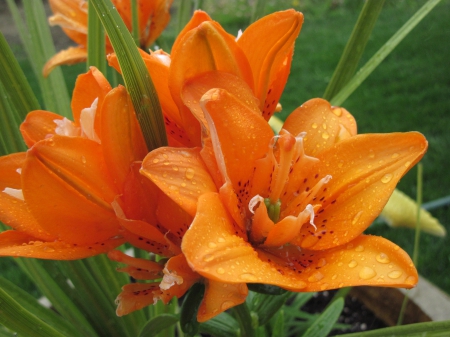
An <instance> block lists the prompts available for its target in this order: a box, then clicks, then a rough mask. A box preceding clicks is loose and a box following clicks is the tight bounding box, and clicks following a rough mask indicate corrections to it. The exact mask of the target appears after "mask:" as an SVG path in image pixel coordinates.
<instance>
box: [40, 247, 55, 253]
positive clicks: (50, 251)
mask: <svg viewBox="0 0 450 337" xmlns="http://www.w3.org/2000/svg"><path fill="white" fill-rule="evenodd" d="M43 250H44V251H45V252H47V253H52V252H54V251H55V249H54V248H52V247H44V248H43Z"/></svg>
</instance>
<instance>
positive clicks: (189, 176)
mask: <svg viewBox="0 0 450 337" xmlns="http://www.w3.org/2000/svg"><path fill="white" fill-rule="evenodd" d="M185 175H186V178H187V179H189V180H190V179H192V178H194V175H195V171H194V169H192V168H190V167H188V168H187V169H186V173H185Z"/></svg>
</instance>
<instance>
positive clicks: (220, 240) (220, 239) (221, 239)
mask: <svg viewBox="0 0 450 337" xmlns="http://www.w3.org/2000/svg"><path fill="white" fill-rule="evenodd" d="M217 242H225V239H224V238H222V237H220V238H218V239H217Z"/></svg>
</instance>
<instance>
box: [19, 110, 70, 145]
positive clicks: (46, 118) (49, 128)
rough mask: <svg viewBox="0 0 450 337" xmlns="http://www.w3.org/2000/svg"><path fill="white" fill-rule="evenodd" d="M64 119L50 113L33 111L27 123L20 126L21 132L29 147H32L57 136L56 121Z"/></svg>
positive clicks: (27, 118)
mask: <svg viewBox="0 0 450 337" xmlns="http://www.w3.org/2000/svg"><path fill="white" fill-rule="evenodd" d="M62 119H63V117H62V116H60V115H58V114H55V113H53V112H50V111H44V110H35V111H31V112H30V113H29V114H28V115H27V117H26V119H25V121H23V123H22V124H20V132H21V133H22V137H23V139H24V141H25V144H27V146H28V147H32V146H33V145H34V144H35V143H36V142H38V141H40V140H42V139H45V138H48V137H49V136H53V135H54V134H55V129H56V126H57V125H56V123H55V120H62Z"/></svg>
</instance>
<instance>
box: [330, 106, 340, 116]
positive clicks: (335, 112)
mask: <svg viewBox="0 0 450 337" xmlns="http://www.w3.org/2000/svg"><path fill="white" fill-rule="evenodd" d="M332 111H333V113H334V114H335V115H336V116H338V117H341V115H342V110H341V108H334V109H333V110H332Z"/></svg>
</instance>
